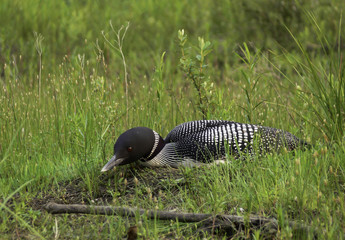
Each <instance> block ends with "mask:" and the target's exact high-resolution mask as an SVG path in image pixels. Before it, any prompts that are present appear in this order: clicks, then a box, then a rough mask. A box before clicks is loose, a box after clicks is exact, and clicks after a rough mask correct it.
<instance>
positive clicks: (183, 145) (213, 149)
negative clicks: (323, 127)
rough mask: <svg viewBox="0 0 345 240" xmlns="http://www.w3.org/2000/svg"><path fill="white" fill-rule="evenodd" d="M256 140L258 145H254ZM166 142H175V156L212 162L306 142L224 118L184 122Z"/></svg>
mask: <svg viewBox="0 0 345 240" xmlns="http://www.w3.org/2000/svg"><path fill="white" fill-rule="evenodd" d="M257 136H259V137H258V138H257ZM255 139H257V140H255ZM254 140H255V143H257V144H254ZM164 141H165V142H166V143H175V144H174V145H175V147H174V149H175V154H172V153H170V155H171V157H172V158H174V159H177V158H178V156H179V157H184V158H189V159H195V160H197V161H199V162H209V161H213V160H214V159H219V158H222V157H224V156H225V154H226V153H229V154H232V155H235V157H238V156H239V155H240V154H241V153H245V154H253V153H254V152H255V153H258V154H260V155H261V154H262V153H265V152H270V151H276V150H279V149H281V148H282V147H286V148H287V149H288V150H293V149H294V148H296V147H297V146H299V145H301V143H302V144H305V143H304V142H302V141H301V140H299V139H298V138H297V137H295V136H294V135H292V134H291V133H289V132H285V131H283V130H279V129H275V128H269V127H263V126H258V125H251V124H243V123H237V122H230V121H221V120H200V121H192V122H186V123H183V124H181V125H178V126H177V127H175V128H174V129H173V130H172V131H171V132H170V133H169V134H168V135H167V137H166V138H165V140H164ZM253 144H254V145H255V146H254V147H253ZM173 155H174V156H173Z"/></svg>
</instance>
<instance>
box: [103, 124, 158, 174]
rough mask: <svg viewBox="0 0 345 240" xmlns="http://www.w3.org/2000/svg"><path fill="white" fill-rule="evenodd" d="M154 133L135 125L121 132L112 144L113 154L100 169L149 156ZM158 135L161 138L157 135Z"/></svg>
mask: <svg viewBox="0 0 345 240" xmlns="http://www.w3.org/2000/svg"><path fill="white" fill-rule="evenodd" d="M155 134H157V133H155V132H154V131H153V130H152V129H150V128H146V127H136V128H132V129H129V130H128V131H126V132H124V133H122V134H121V135H120V137H119V138H118V139H117V141H116V143H115V145H114V156H113V157H112V158H111V159H110V160H109V162H108V163H107V164H106V165H105V166H104V167H103V168H102V170H101V171H102V172H105V171H108V170H110V169H112V168H113V167H115V166H118V165H125V164H129V163H132V162H135V161H137V160H139V159H143V158H148V157H150V155H152V153H153V151H154V150H155V149H154V147H155V141H156V135H155ZM157 135H158V134H157ZM158 137H159V138H160V139H161V137H160V136H159V135H158Z"/></svg>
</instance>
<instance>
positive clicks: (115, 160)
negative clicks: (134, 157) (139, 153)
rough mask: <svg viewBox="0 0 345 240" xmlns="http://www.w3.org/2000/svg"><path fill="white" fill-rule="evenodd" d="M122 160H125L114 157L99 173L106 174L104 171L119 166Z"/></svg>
mask: <svg viewBox="0 0 345 240" xmlns="http://www.w3.org/2000/svg"><path fill="white" fill-rule="evenodd" d="M124 160H125V158H116V155H114V156H113V157H112V158H111V159H110V160H109V162H107V164H105V166H104V167H103V168H102V170H101V172H106V171H108V170H110V169H112V168H113V167H115V166H117V165H119V164H121V163H122V162H123V161H124Z"/></svg>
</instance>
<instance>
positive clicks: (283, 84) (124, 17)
mask: <svg viewBox="0 0 345 240" xmlns="http://www.w3.org/2000/svg"><path fill="white" fill-rule="evenodd" d="M344 7H345V3H344V1H341V0H332V1H329V0H320V1H314V0H308V1H285V0H283V1H274V0H259V1H255V2H254V1H250V0H244V1H237V2H235V1H225V0H221V1H211V0H204V1H197V0H195V1H194V0H193V1H167V0H161V1H151V0H146V1H110V0H103V1H89V0H85V1H68V0H64V1H34V0H27V1H17V0H15V1H13V0H2V2H1V4H0V22H1V28H0V239H86V238H89V239H119V238H125V237H126V232H127V229H128V228H129V227H130V226H137V227H138V234H139V237H140V238H145V239H164V238H166V239H170V238H173V239H192V238H206V239H214V238H219V239H223V238H224V239H227V238H234V239H239V238H240V239H243V238H245V239H247V238H249V239H265V238H276V239H286V238H287V239H289V238H295V239H313V238H314V237H315V234H316V235H317V237H318V238H321V239H343V238H345V237H344V236H345V219H344V218H345V161H344V159H345V138H344V131H345V110H344V109H345V80H344V63H343V53H344V49H345V43H344V40H343V35H344V20H343V17H342V10H343V9H345V8H344ZM128 22H129V25H127V23H128ZM121 26H123V28H122V30H121ZM126 27H128V29H126ZM182 29H183V30H184V31H182ZM120 30H121V31H120ZM183 32H184V34H182V33H183ZM209 42H210V43H211V44H210V45H209ZM211 50H212V51H211ZM193 81H196V84H195V82H194V83H193ZM203 118H206V119H223V120H231V121H237V122H245V123H253V124H260V125H265V126H271V127H275V128H280V129H284V130H286V131H289V132H291V133H293V134H294V135H296V136H298V137H300V138H302V139H304V140H306V141H308V142H310V143H312V144H313V147H312V149H310V150H306V151H297V152H295V153H283V154H273V155H268V156H265V157H262V158H254V159H252V160H251V161H236V160H234V159H232V158H231V156H229V164H225V165H219V166H213V165H212V166H208V167H200V168H192V169H189V168H181V169H162V168H155V169H150V168H143V167H140V166H137V165H135V164H133V165H131V166H124V167H118V168H117V169H115V170H114V171H111V172H109V173H105V174H104V173H102V174H101V172H100V170H101V168H102V167H103V165H104V164H105V163H106V162H107V161H108V159H109V158H110V157H111V156H112V153H113V144H114V143H115V140H116V138H117V137H118V136H119V135H120V134H121V133H122V132H124V131H125V130H127V129H129V128H131V127H135V126H146V127H150V128H152V129H154V130H155V131H157V132H159V133H160V134H161V135H162V136H163V137H165V135H166V134H167V133H168V132H169V131H170V130H171V129H172V128H173V127H174V126H176V125H178V124H179V123H182V122H185V121H190V120H197V119H203ZM50 201H54V202H57V203H66V204H69V203H81V204H97V205H101V204H104V205H116V206H130V207H140V208H145V209H158V210H172V211H181V212H195V213H212V214H214V215H216V214H235V215H236V214H237V215H241V216H245V217H248V216H250V215H259V216H263V217H270V218H275V219H277V220H278V222H279V228H278V229H276V230H274V231H269V229H268V230H267V229H266V228H262V229H259V228H253V227H251V226H249V225H246V226H244V227H243V228H241V229H233V230H232V231H224V230H222V229H217V228H209V227H207V226H202V224H190V223H189V224H187V223H179V222H175V221H159V220H150V219H148V218H147V217H146V216H142V217H140V216H139V215H138V216H136V217H135V218H126V217H121V216H91V215H72V214H71V215H67V214H64V215H63V214H61V215H52V214H49V213H47V212H46V211H44V209H43V207H44V205H45V204H46V203H48V202H50ZM240 209H241V210H240ZM242 209H243V211H242ZM288 221H295V222H297V223H301V224H306V225H308V226H310V228H311V229H312V231H310V232H301V231H297V230H295V229H293V228H291V227H290V226H289V224H288Z"/></svg>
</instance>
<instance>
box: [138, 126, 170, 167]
mask: <svg viewBox="0 0 345 240" xmlns="http://www.w3.org/2000/svg"><path fill="white" fill-rule="evenodd" d="M152 131H153V130H152ZM153 134H154V136H155V142H154V144H153V148H152V150H151V152H150V154H149V155H148V156H147V157H145V158H143V159H141V161H142V162H147V161H150V160H151V159H153V158H154V157H155V156H157V154H158V153H159V152H160V151H161V150H162V149H163V148H164V146H165V142H164V140H163V138H162V137H161V136H160V135H159V134H158V133H156V132H155V131H153Z"/></svg>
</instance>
